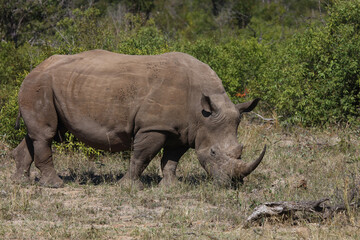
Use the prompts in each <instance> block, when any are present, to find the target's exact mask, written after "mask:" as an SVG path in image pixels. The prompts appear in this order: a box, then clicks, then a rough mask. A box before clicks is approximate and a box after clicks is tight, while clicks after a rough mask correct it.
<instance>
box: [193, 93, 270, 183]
mask: <svg viewBox="0 0 360 240" xmlns="http://www.w3.org/2000/svg"><path fill="white" fill-rule="evenodd" d="M259 100H260V99H255V100H252V101H249V102H245V103H241V104H237V105H235V104H233V103H232V102H231V101H230V100H229V98H228V97H227V96H226V95H223V94H216V95H211V96H206V95H204V94H203V95H202V98H201V108H202V114H201V115H200V119H201V120H199V121H200V123H199V126H200V127H198V131H197V135H196V142H195V149H196V153H197V156H198V159H199V161H200V164H201V165H202V166H203V167H204V169H205V170H206V172H207V173H208V174H209V175H211V176H212V177H213V178H214V181H216V182H218V183H220V184H221V185H229V184H230V183H231V182H232V181H233V180H240V181H242V179H243V178H244V177H245V176H247V175H248V174H250V173H251V172H252V171H253V170H254V169H255V168H256V167H257V166H258V165H259V163H260V162H261V160H262V159H263V157H264V154H265V151H266V147H264V150H263V151H262V153H261V154H260V156H259V158H257V159H256V160H255V161H253V162H250V163H246V162H244V161H242V160H241V154H242V149H243V146H242V145H241V144H239V143H238V140H237V129H238V126H239V123H240V116H241V114H242V113H244V112H249V111H252V110H253V109H254V108H255V107H256V105H257V103H258V102H259Z"/></svg>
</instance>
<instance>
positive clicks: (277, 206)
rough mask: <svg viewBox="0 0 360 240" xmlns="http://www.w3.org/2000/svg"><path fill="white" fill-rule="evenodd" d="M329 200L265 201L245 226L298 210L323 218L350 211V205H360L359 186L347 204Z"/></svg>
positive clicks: (356, 206) (351, 194)
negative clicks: (332, 202)
mask: <svg viewBox="0 0 360 240" xmlns="http://www.w3.org/2000/svg"><path fill="white" fill-rule="evenodd" d="M329 200H330V199H329V198H323V199H320V200H318V201H298V202H295V201H282V202H265V203H263V204H261V205H259V206H257V207H256V208H255V209H254V211H253V213H252V214H251V215H250V216H249V217H248V218H247V219H246V222H245V227H247V226H249V225H250V224H251V223H254V222H256V221H258V220H260V219H263V218H266V217H273V216H283V215H291V214H294V213H296V212H307V213H316V214H317V215H318V216H320V217H321V218H322V219H327V218H329V217H332V216H333V215H334V213H337V212H342V211H348V210H349V208H350V207H355V208H358V207H360V198H359V188H358V187H357V188H354V189H353V190H352V191H351V192H350V194H349V196H348V201H346V202H347V204H345V201H343V202H342V203H340V204H337V205H329V204H327V203H326V202H327V201H329Z"/></svg>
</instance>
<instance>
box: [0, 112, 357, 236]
mask: <svg viewBox="0 0 360 240" xmlns="http://www.w3.org/2000/svg"><path fill="white" fill-rule="evenodd" d="M239 141H241V142H242V143H243V144H244V145H245V149H244V160H252V159H253V158H254V157H256V156H258V154H259V153H260V151H261V149H262V147H263V145H264V144H267V146H268V151H267V153H266V155H265V158H264V160H263V163H261V165H260V166H259V167H258V168H257V169H256V170H255V172H254V173H252V174H251V175H250V176H248V177H247V178H246V179H245V180H244V184H243V185H241V186H239V187H238V188H236V189H235V188H219V187H217V186H214V185H213V183H212V182H211V180H210V179H208V178H207V176H206V173H205V171H204V170H203V169H202V168H201V166H200V165H199V163H198V161H197V159H196V155H195V153H194V152H193V151H189V152H188V153H186V155H185V156H184V157H183V159H182V160H181V163H180V165H179V168H178V172H177V175H178V177H179V178H180V183H179V184H178V185H176V186H173V187H160V186H159V185H158V182H159V180H160V179H161V178H160V177H159V176H161V171H160V156H157V157H156V158H155V159H154V160H153V161H152V163H151V164H150V166H149V167H148V168H147V169H146V170H145V172H144V174H143V177H142V181H143V182H144V183H145V185H146V188H145V189H144V190H142V191H138V190H133V189H130V188H121V187H120V186H119V185H118V184H117V180H118V179H119V178H120V177H121V176H122V175H123V174H125V171H126V168H127V164H128V159H126V157H125V159H124V157H123V155H122V154H114V155H111V154H106V155H105V156H102V157H100V158H95V159H91V160H88V159H86V157H84V156H83V155H81V154H78V153H56V152H55V153H54V157H55V164H56V169H57V170H58V172H59V174H60V175H61V176H62V177H63V178H64V179H65V182H66V184H65V187H64V188H61V189H49V188H43V187H39V186H37V185H36V184H35V183H34V184H32V185H25V186H22V185H16V184H14V183H12V182H11V180H10V176H11V174H12V173H13V172H14V169H15V164H14V162H13V160H12V159H11V158H10V154H9V153H10V150H11V149H9V147H7V146H6V144H5V143H3V142H2V143H0V238H1V239H272V238H275V239H359V237H360V236H359V235H360V234H359V226H360V215H359V210H354V209H350V211H349V212H348V213H347V214H345V213H338V214H336V215H335V216H334V217H333V218H331V219H326V220H322V219H320V218H319V217H318V216H315V215H314V216H313V217H307V218H306V219H298V220H296V219H294V218H271V219H263V220H262V221H261V223H257V224H254V225H251V226H250V227H249V228H245V227H244V224H245V220H246V218H247V217H248V216H249V215H250V214H251V213H252V210H253V209H254V208H255V207H256V206H257V205H259V204H261V203H263V202H266V201H301V200H318V199H321V198H324V197H330V198H331V202H330V203H332V204H335V203H337V202H339V201H341V200H342V198H343V197H344V196H345V195H346V192H347V191H349V189H350V188H351V186H352V185H354V184H356V183H357V184H358V183H359V180H360V174H359V170H360V158H359V156H360V154H359V150H360V148H359V147H360V137H359V134H358V133H357V132H355V131H352V130H350V129H343V128H342V129H337V128H328V129H326V130H322V131H320V130H317V129H304V128H298V127H296V128H292V129H288V130H284V129H283V128H280V127H277V125H276V124H274V125H272V124H262V123H257V122H252V123H251V119H249V118H248V119H245V120H244V121H243V122H242V123H241V125H240V128H239ZM124 156H126V155H124ZM31 176H32V179H33V181H34V182H36V179H37V178H38V177H39V172H38V171H37V169H36V168H35V167H33V168H32V173H31ZM304 182H305V183H306V184H305V185H306V186H305V185H304V184H301V183H304Z"/></svg>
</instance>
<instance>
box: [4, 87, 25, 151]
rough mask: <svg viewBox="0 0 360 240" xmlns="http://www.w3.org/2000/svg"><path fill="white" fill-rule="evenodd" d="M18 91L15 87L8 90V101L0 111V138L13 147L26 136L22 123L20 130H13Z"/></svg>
mask: <svg viewBox="0 0 360 240" xmlns="http://www.w3.org/2000/svg"><path fill="white" fill-rule="evenodd" d="M18 90H19V89H18V88H17V87H14V88H12V89H11V90H9V93H8V101H7V102H6V103H5V105H4V106H3V107H2V108H1V109H0V119H1V120H0V138H1V139H3V140H5V141H6V142H7V143H9V144H10V145H11V146H13V147H15V146H16V145H17V144H18V143H19V142H20V141H21V140H22V139H23V138H24V137H25V134H26V129H25V126H24V123H23V121H21V122H20V123H21V124H20V129H19V130H15V122H16V118H17V116H18V110H19V105H18V101H17V96H18Z"/></svg>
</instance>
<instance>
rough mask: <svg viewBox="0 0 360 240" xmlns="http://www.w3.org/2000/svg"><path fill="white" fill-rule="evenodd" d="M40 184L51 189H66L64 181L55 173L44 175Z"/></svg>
mask: <svg viewBox="0 0 360 240" xmlns="http://www.w3.org/2000/svg"><path fill="white" fill-rule="evenodd" d="M39 184H40V185H41V186H44V187H50V188H62V187H64V182H63V180H61V178H59V176H58V175H57V174H56V173H55V172H54V173H51V174H49V175H42V176H41V178H40V181H39Z"/></svg>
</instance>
